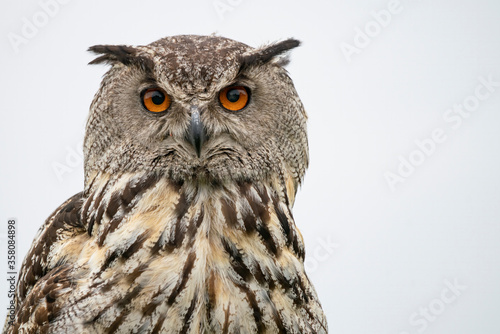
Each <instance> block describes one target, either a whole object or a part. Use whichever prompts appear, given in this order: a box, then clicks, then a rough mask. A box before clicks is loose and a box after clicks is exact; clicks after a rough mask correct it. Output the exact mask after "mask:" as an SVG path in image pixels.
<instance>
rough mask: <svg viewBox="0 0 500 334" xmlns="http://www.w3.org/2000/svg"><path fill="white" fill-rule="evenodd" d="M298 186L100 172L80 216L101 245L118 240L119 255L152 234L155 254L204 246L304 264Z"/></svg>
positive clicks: (274, 181) (280, 182)
mask: <svg viewBox="0 0 500 334" xmlns="http://www.w3.org/2000/svg"><path fill="white" fill-rule="evenodd" d="M294 187H295V184H294V183H293V182H291V181H290V180H283V179H282V178H279V177H274V178H273V177H272V178H269V179H268V180H266V181H263V182H259V183H250V182H239V183H235V182H232V183H228V184H217V185H207V184H203V185H201V184H196V183H195V182H182V183H179V182H174V181H172V180H170V179H168V178H167V177H163V176H159V175H156V174H151V173H150V174H142V175H137V174H121V175H109V174H96V175H95V176H94V177H93V181H92V183H91V184H90V185H89V187H88V188H87V189H86V194H87V195H88V197H87V199H86V202H85V204H84V206H83V208H82V213H81V215H82V221H83V222H84V223H85V224H86V227H87V232H88V234H89V235H91V236H92V237H94V238H95V242H96V243H97V245H98V246H99V247H103V246H105V245H113V247H114V248H115V249H114V250H111V251H112V252H114V253H116V254H115V255H120V254H125V253H127V252H130V249H131V248H134V245H135V244H136V243H138V242H139V241H140V242H141V244H142V243H144V242H145V241H146V240H148V244H149V245H151V252H152V253H160V254H168V253H172V252H174V251H176V249H184V250H189V249H190V248H193V247H198V248H200V249H205V250H206V252H207V254H208V253H210V252H214V253H213V254H216V253H217V252H222V253H221V256H223V255H224V253H229V255H230V256H232V257H234V256H237V254H236V253H237V252H238V249H245V248H252V249H253V250H257V251H258V252H261V253H262V256H268V257H273V258H279V257H280V256H282V254H283V253H286V254H285V255H286V257H292V258H295V260H296V261H299V262H300V263H302V262H303V260H304V245H303V241H302V237H301V235H300V232H299V231H298V229H297V228H296V226H295V223H294V221H293V216H292V212H291V206H292V205H293V198H294V196H293V195H294V194H295V188H294ZM292 188H293V189H292ZM110 240H112V242H111V241H110ZM117 241H119V242H117ZM235 252H236V253H235ZM226 255H227V254H226Z"/></svg>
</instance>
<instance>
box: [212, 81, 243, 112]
mask: <svg viewBox="0 0 500 334" xmlns="http://www.w3.org/2000/svg"><path fill="white" fill-rule="evenodd" d="M249 97H250V90H249V89H248V88H247V87H244V86H229V87H226V88H224V89H223V90H221V92H220V93H219V101H220V103H221V104H222V106H223V107H224V108H226V109H227V110H231V111H238V110H241V109H243V108H245V106H246V105H247V104H248V99H249Z"/></svg>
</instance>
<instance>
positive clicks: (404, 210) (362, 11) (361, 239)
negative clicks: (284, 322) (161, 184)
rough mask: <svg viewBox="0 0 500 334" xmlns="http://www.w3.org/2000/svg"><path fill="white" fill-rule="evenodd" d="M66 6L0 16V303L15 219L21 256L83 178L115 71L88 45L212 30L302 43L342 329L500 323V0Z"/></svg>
mask: <svg viewBox="0 0 500 334" xmlns="http://www.w3.org/2000/svg"><path fill="white" fill-rule="evenodd" d="M45 1H46V2H48V1H49V0H45ZM61 1H62V0H61ZM66 2H67V3H66V4H59V5H58V8H57V9H55V8H52V12H55V13H51V14H53V15H52V16H48V15H47V14H44V9H43V8H44V6H43V5H41V3H42V2H37V1H33V0H30V1H14V0H10V1H5V0H4V1H3V4H2V7H3V9H2V11H1V13H0V22H1V31H0V47H1V52H0V66H1V72H0V77H1V85H2V86H1V90H0V91H1V98H0V106H1V113H2V114H1V115H2V118H1V122H0V143H1V146H0V221H1V225H0V226H1V230H0V233H2V235H1V237H2V238H1V239H0V241H1V244H0V247H1V248H0V260H1V261H0V264H1V268H3V269H1V271H0V278H1V280H2V282H4V283H1V284H0V313H2V312H3V311H1V310H4V309H5V307H6V305H7V302H8V298H7V288H6V286H7V284H6V281H5V280H4V279H3V277H5V276H6V274H4V272H5V273H6V271H7V269H6V264H5V263H6V255H3V256H2V255H1V254H6V248H7V244H6V240H7V239H6V237H5V236H6V234H5V233H6V224H7V219H8V218H9V217H15V218H16V219H17V220H18V232H17V245H18V255H19V258H18V261H19V262H21V260H22V258H23V257H24V254H25V253H26V252H27V250H28V248H29V245H30V244H31V241H32V239H33V237H34V234H35V232H36V230H37V229H38V227H39V226H40V225H41V224H42V222H43V220H44V219H45V218H46V217H47V216H48V215H49V214H50V213H51V212H52V211H53V210H54V209H55V208H56V207H57V206H58V205H59V204H60V203H62V202H63V201H64V200H65V199H67V198H68V197H69V196H71V195H73V194H75V193H77V192H79V191H81V190H82V188H83V164H82V161H81V159H82V158H81V154H82V148H81V146H82V144H81V141H82V139H83V131H84V126H85V120H86V117H87V112H88V106H89V104H90V102H91V99H92V97H93V94H94V93H95V91H96V90H97V88H98V85H99V82H100V79H101V76H102V74H104V72H105V71H106V68H105V67H104V66H87V65H86V64H87V63H88V62H89V61H90V60H92V59H93V56H92V55H91V54H89V53H87V52H86V49H87V48H88V47H89V46H91V45H94V44H147V43H150V42H152V41H154V40H156V39H158V38H161V37H163V36H167V35H175V34H191V33H192V34H211V33H213V32H216V33H217V34H219V35H222V36H226V37H230V38H234V39H237V40H239V41H242V42H244V43H247V44H249V45H252V46H259V45H262V44H263V43H266V42H269V41H275V40H279V39H283V38H287V37H295V38H298V39H300V40H301V41H303V45H302V46H301V47H300V48H298V49H295V50H294V51H293V52H292V63H291V64H290V65H289V67H288V70H289V72H290V75H291V77H292V78H293V80H294V82H295V85H296V88H297V90H298V92H299V94H300V96H301V98H302V100H303V102H304V104H305V106H306V109H307V111H308V113H309V128H308V129H309V139H310V142H309V145H310V153H311V162H310V168H309V171H308V173H307V174H306V178H305V182H304V184H303V187H302V188H301V190H300V191H299V194H298V197H297V202H296V205H295V209H294V215H295V220H296V223H297V225H298V226H299V228H300V229H301V231H302V234H303V236H304V238H305V242H306V245H307V260H306V264H307V268H308V269H309V270H308V272H309V276H310V278H311V280H312V281H313V283H314V284H315V286H316V289H317V291H318V294H319V296H320V299H321V301H322V304H323V307H324V310H325V312H326V314H327V317H328V321H329V327H330V332H331V333H346V334H355V333H360V334H365V333H377V334H378V333H380V334H402V333H411V334H413V333H422V332H425V333H429V334H431V333H455V334H460V333H463V334H469V333H481V334H497V333H500V322H499V321H498V312H499V309H500V300H499V299H500V269H499V255H500V205H499V204H500V176H499V171H500V114H499V112H500V87H499V85H498V83H499V82H500V68H499V62H500V38H499V32H500V4H499V3H498V1H494V0H490V1H486V0H479V1H465V0H443V1H430V0H420V1H419V0H401V1H400V2H399V5H397V6H395V7H394V6H392V7H391V5H390V2H389V1H386V0H377V1H367V0H361V1H352V0H351V1H347V0H344V1H309V2H307V4H306V2H304V1H250V0H216V1H214V0H203V1H202V0H198V1H185V2H181V1H176V2H173V1H153V0H150V1H97V0H91V1H77V0H72V1H71V0H70V1H68V0H66ZM388 7H390V8H392V9H394V8H396V10H395V11H393V13H392V14H391V17H390V19H389V18H388V16H387V15H386V16H383V15H382V14H380V13H386V12H380V11H381V10H387V8H388ZM223 9H225V11H222V10H223ZM45 11H47V9H45ZM373 12H378V13H379V16H380V15H382V17H383V18H385V22H384V25H385V26H381V25H380V24H379V23H377V21H376V20H375V18H374V14H373ZM44 18H46V19H47V20H46V21H45V22H44V20H43V19H44ZM27 22H28V23H27ZM29 24H38V25H39V27H38V28H37V30H38V31H35V32H33V31H31V33H29V32H30V31H28V32H27V28H26V27H24V31H23V26H27V25H29ZM365 29H368V33H369V35H371V37H370V36H368V38H369V41H367V40H366V37H365V40H363V37H362V36H361V34H364V33H360V32H359V31H365ZM28 30H29V29H28ZM13 38H18V39H19V38H25V40H23V43H22V44H19V45H16V44H15V43H12V42H11V41H10V39H13ZM347 45H350V46H351V50H352V48H356V53H353V54H351V55H350V56H346V54H345V53H344V52H343V51H342V48H348V47H349V46H347ZM481 77H482V78H484V79H485V80H487V79H488V77H490V80H492V81H494V82H496V83H497V84H496V87H495V86H493V87H490V90H491V91H488V90H487V89H486V88H485V87H482V88H478V89H479V92H480V93H481V95H480V96H481V99H482V100H480V101H479V99H478V98H477V97H476V96H475V94H476V87H478V86H480V85H481V81H480V79H479V78H481ZM486 93H488V94H487V95H489V96H487V97H485V94H486ZM478 101H479V105H474V102H478ZM463 103H468V108H469V109H473V111H471V112H470V113H469V112H467V114H464V115H466V116H467V117H461V118H460V119H461V121H462V122H461V123H460V124H458V120H456V119H457V117H458V116H457V115H458V114H455V113H453V114H449V111H448V110H449V109H450V108H453V107H454V105H460V104H463ZM464 110H465V109H464ZM447 115H448V117H451V116H452V115H453V116H454V117H455V118H454V121H450V119H448V121H446V120H445V118H444V117H446V116H447ZM434 131H438V132H439V131H441V132H442V133H443V135H442V136H441V137H440V138H441V139H442V140H440V142H439V143H436V144H435V147H434V148H432V145H431V144H429V142H428V140H429V138H432V133H433V132H434ZM443 138H444V139H443ZM416 141H420V142H426V143H427V146H426V147H427V149H426V150H427V151H428V152H427V155H424V154H425V153H422V149H419V147H418V146H417V144H416ZM410 158H412V159H413V160H412V161H413V162H416V164H418V166H416V167H414V169H413V170H412V173H410V171H411V169H408V168H409V167H408V166H406V170H403V172H404V171H406V172H407V174H405V177H402V178H401V179H400V181H401V180H404V182H399V183H396V184H394V187H392V188H391V187H390V185H389V183H388V182H387V180H386V176H385V175H387V173H389V172H390V173H395V174H394V175H396V174H397V173H398V168H400V167H399V166H400V164H401V160H400V159H404V160H409V159H410ZM55 166H59V167H61V166H66V173H65V174H63V175H59V177H58V174H57V173H56V171H55V170H54V168H55ZM450 284H451V285H453V284H455V285H458V288H457V290H450V289H449V287H448V285H450Z"/></svg>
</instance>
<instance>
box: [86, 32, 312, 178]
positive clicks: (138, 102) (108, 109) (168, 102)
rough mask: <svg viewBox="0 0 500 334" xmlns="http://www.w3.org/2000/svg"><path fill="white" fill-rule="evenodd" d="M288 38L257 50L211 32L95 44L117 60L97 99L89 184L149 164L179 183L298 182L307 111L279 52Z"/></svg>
mask: <svg viewBox="0 0 500 334" xmlns="http://www.w3.org/2000/svg"><path fill="white" fill-rule="evenodd" d="M297 45H298V42H297V41H295V40H286V41H283V42H281V43H276V44H272V45H269V46H266V47H263V48H259V49H254V48H251V47H249V46H247V45H245V44H242V43H239V42H236V41H233V40H230V39H226V38H222V37H215V36H174V37H168V38H164V39H161V40H158V41H156V42H154V43H152V44H150V45H147V46H138V47H129V46H94V47H92V48H91V49H90V50H92V51H94V52H96V53H100V54H102V55H101V56H100V57H99V58H97V59H96V60H94V61H93V62H92V63H101V62H107V63H110V64H111V65H112V68H111V70H110V71H109V72H108V73H107V74H106V75H105V77H104V79H103V82H102V84H101V87H100V89H99V91H98V93H97V94H96V97H95V98H94V101H93V103H92V105H91V110H90V116H89V120H88V123H87V132H86V137H85V145H84V153H85V175H86V183H87V184H88V182H89V181H90V180H89V178H91V175H93V174H95V173H96V172H108V173H117V172H137V171H153V172H157V173H161V174H164V175H167V176H168V177H170V178H172V179H174V180H177V181H186V180H196V181H197V182H208V183H224V182H225V181H234V180H236V181H242V182H243V181H249V182H253V181H256V180H262V179H264V178H266V177H269V176H270V175H272V174H274V173H277V174H280V175H283V174H286V175H288V176H289V177H292V178H293V179H294V180H295V181H296V182H300V179H301V178H302V176H303V174H304V171H305V168H306V167H307V159H308V157H307V137H306V124H305V121H306V114H305V112H304V110H303V106H302V103H301V102H300V99H299V98H298V96H297V93H296V91H295V89H294V86H293V83H292V81H291V79H290V78H289V77H288V75H287V73H286V71H285V69H284V68H283V66H282V65H283V63H284V62H283V58H281V57H280V55H281V54H282V53H283V52H285V51H287V50H289V49H291V48H293V47H295V46H297Z"/></svg>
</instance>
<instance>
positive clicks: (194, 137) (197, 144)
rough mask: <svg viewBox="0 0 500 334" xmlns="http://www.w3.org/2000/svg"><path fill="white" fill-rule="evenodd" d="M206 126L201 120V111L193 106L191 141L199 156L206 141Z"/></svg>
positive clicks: (190, 127)
mask: <svg viewBox="0 0 500 334" xmlns="http://www.w3.org/2000/svg"><path fill="white" fill-rule="evenodd" d="M205 136H206V135H205V127H204V126H203V123H202V122H201V117H200V111H199V110H198V109H197V108H196V107H192V108H191V123H190V126H189V141H190V143H191V145H193V147H194V149H195V150H196V155H197V156H198V158H200V156H201V148H202V146H203V143H204V142H205Z"/></svg>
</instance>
